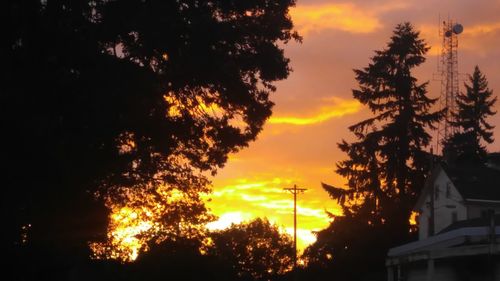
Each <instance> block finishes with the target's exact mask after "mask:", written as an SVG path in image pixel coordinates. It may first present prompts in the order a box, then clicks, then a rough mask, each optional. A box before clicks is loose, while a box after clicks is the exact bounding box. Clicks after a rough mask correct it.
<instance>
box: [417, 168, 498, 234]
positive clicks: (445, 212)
mask: <svg viewBox="0 0 500 281" xmlns="http://www.w3.org/2000/svg"><path fill="white" fill-rule="evenodd" d="M433 188H434V190H433V192H432V193H433V194H432V196H434V233H438V232H440V231H441V230H443V229H445V228H446V227H447V226H449V225H450V224H452V223H453V222H454V221H453V219H454V218H455V219H456V220H457V221H459V220H466V219H467V208H466V207H465V205H464V202H463V198H462V196H461V195H460V193H459V192H458V190H457V188H456V187H455V186H454V185H453V183H452V182H451V180H450V179H449V178H448V176H447V175H446V173H444V172H443V171H442V170H441V171H440V172H439V175H438V176H437V177H436V180H435V181H434V186H433ZM430 196H431V194H430V193H429V194H428V195H427V196H426V198H425V204H424V205H423V206H422V209H421V210H420V214H419V217H418V225H419V239H425V238H427V237H429V219H430V217H431V204H432V203H431V201H432V200H431V197H430ZM499 212H500V209H499ZM453 213H455V215H453Z"/></svg>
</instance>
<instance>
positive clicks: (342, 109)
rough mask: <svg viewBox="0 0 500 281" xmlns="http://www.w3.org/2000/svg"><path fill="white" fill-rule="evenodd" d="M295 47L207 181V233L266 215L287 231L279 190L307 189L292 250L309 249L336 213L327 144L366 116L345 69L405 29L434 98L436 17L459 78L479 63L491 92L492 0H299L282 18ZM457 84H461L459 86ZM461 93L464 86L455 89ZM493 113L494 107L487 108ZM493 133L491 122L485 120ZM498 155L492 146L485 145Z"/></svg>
mask: <svg viewBox="0 0 500 281" xmlns="http://www.w3.org/2000/svg"><path fill="white" fill-rule="evenodd" d="M291 15H292V18H293V20H294V23H295V25H296V28H297V30H298V31H299V32H300V33H301V35H302V36H303V37H304V41H303V43H302V44H299V43H293V42H292V43H290V44H289V45H286V46H285V52H286V54H287V56H288V57H289V58H290V59H291V66H292V68H293V69H294V71H293V73H292V74H291V75H290V76H289V78H288V79H287V80H285V81H281V82H279V83H277V86H278V91H277V92H276V93H275V94H274V95H273V96H272V100H273V101H274V102H275V104H276V105H275V107H274V113H273V116H272V117H271V118H270V119H269V120H268V122H267V124H266V126H265V128H264V130H263V131H262V132H261V134H260V135H259V136H258V139H257V140H256V141H255V142H253V143H251V144H250V147H248V148H247V149H244V150H243V151H241V152H239V153H237V154H233V155H231V156H230V160H229V161H228V163H227V165H226V167H225V168H223V169H222V170H220V171H219V173H218V175H217V176H216V177H215V178H213V179H212V180H213V186H214V193H213V194H212V196H211V198H212V201H211V202H210V203H209V207H210V208H211V210H212V211H213V213H215V214H216V215H218V216H219V217H220V220H219V221H218V222H216V223H213V224H212V225H211V227H212V228H221V227H226V226H228V225H229V224H230V223H231V222H236V223H238V222H241V221H246V220H249V219H252V218H254V217H267V218H268V219H269V220H270V221H272V222H275V223H277V224H278V225H280V226H282V227H283V228H284V229H286V230H287V231H288V232H290V233H292V231H293V200H292V199H293V197H292V195H291V194H289V193H286V192H285V191H283V188H286V187H292V186H293V185H294V184H297V185H298V186H299V187H303V188H307V189H308V190H307V191H306V193H305V194H303V195H300V196H299V200H298V212H299V216H298V224H299V231H298V236H299V247H300V248H304V246H305V245H306V244H308V243H311V242H312V241H314V236H313V235H312V234H311V230H319V229H321V228H324V227H326V226H327V225H328V222H329V219H328V216H327V215H326V213H325V211H326V210H328V211H330V212H333V213H338V212H339V209H338V207H337V206H336V204H335V202H333V201H332V200H331V199H329V198H328V195H327V194H326V192H325V191H323V189H322V188H321V182H326V183H329V184H333V185H338V186H341V185H343V184H344V181H343V179H342V178H340V177H339V176H337V175H336V174H335V173H334V168H335V163H336V162H337V161H339V160H342V159H344V158H345V155H343V154H342V153H341V152H340V151H339V149H338V148H337V146H336V143H337V142H339V141H340V140H341V139H343V138H344V139H346V140H351V139H352V135H351V134H350V133H349V131H348V129H347V127H348V126H349V125H352V124H354V123H355V122H358V121H360V120H363V119H364V118H366V117H368V116H369V115H370V113H369V112H368V110H367V109H366V108H364V107H363V106H361V105H360V104H359V103H357V102H356V101H355V100H354V99H353V98H352V93H351V90H352V89H353V88H355V87H356V83H355V80H354V74H353V71H352V70H353V69H356V68H362V67H365V66H367V65H368V63H369V59H370V57H371V56H372V55H373V51H374V50H380V49H383V48H384V47H385V44H386V42H388V40H389V38H390V36H391V33H392V30H393V28H394V26H395V25H396V24H398V23H401V22H404V21H410V22H411V23H413V25H414V26H415V27H416V29H418V30H420V31H421V37H422V38H424V39H426V40H427V42H428V43H429V45H430V46H431V47H432V49H431V50H430V51H429V53H428V56H427V62H426V63H425V64H424V65H423V66H421V67H420V68H419V69H417V70H416V75H417V77H418V78H419V79H421V80H420V81H421V82H423V81H427V80H430V81H431V83H430V85H429V95H430V96H432V97H437V96H439V92H440V87H439V85H440V84H439V82H438V81H432V79H433V73H436V72H437V57H436V55H437V53H438V51H439V49H440V45H441V41H440V39H439V37H438V28H439V27H438V23H439V15H441V18H442V19H443V18H446V19H447V18H448V15H449V16H450V18H451V19H453V20H454V21H456V22H460V23H461V24H462V25H463V26H464V32H463V33H462V34H461V35H459V71H460V72H461V73H471V72H472V71H473V68H474V66H475V65H479V67H480V68H481V70H482V71H483V73H484V74H485V75H486V77H487V78H488V80H489V87H490V89H493V91H494V93H495V94H496V95H498V93H499V92H500V79H499V75H500V47H499V46H500V16H499V15H500V0H477V1H470V0H460V1H457V0H455V1H445V0H432V1H431V0H418V1H416V0H408V1H391V0H372V1H362V0H359V1H325V0H323V1H321V0H302V1H300V0H298V3H297V6H296V8H294V9H293V10H292V11H291ZM462 84H463V83H461V85H462ZM461 89H463V86H461ZM496 108H497V110H499V109H500V104H499V103H497V105H496ZM490 121H491V123H493V124H495V125H497V128H496V131H495V137H496V138H497V139H500V114H497V115H496V116H495V117H494V118H491V119H490ZM489 150H490V151H500V141H497V142H496V143H494V144H493V145H490V146H489Z"/></svg>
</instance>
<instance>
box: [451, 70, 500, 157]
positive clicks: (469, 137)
mask: <svg viewBox="0 0 500 281" xmlns="http://www.w3.org/2000/svg"><path fill="white" fill-rule="evenodd" d="M464 86H465V89H466V91H465V93H459V94H458V95H457V108H458V112H457V113H455V115H454V116H453V117H454V119H455V121H454V122H453V123H452V124H451V125H453V126H455V127H457V129H458V131H457V132H456V133H455V134H454V135H452V136H451V137H450V139H448V140H446V142H445V149H446V150H450V151H453V152H454V153H456V154H457V156H458V157H460V158H467V159H469V160H479V161H484V160H485V159H486V156H487V151H486V147H485V146H484V145H483V143H492V142H493V129H494V128H495V126H493V125H491V124H490V123H488V121H487V118H488V117H490V116H493V115H495V114H496V112H495V111H493V107H494V105H495V103H496V101H497V97H493V91H492V90H490V89H489V88H488V80H487V79H486V76H485V75H484V74H483V73H482V72H481V70H479V67H478V66H476V67H475V68H474V73H473V74H472V75H469V83H464Z"/></svg>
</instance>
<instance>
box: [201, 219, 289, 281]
mask: <svg viewBox="0 0 500 281" xmlns="http://www.w3.org/2000/svg"><path fill="white" fill-rule="evenodd" d="M211 239H212V245H211V246H209V247H208V250H207V251H208V253H209V254H210V255H213V256H216V257H220V258H222V259H224V260H226V262H228V263H230V264H231V265H232V266H233V268H234V269H235V270H236V271H237V272H238V276H239V277H241V278H244V279H245V278H249V277H250V279H251V280H271V279H273V278H274V277H276V276H277V275H278V274H284V273H285V272H287V271H289V270H291V269H292V267H293V249H294V248H293V241H292V239H291V238H290V236H288V235H287V234H282V233H281V232H280V231H279V229H278V227H277V226H276V225H272V224H270V223H269V221H268V220H267V219H260V218H257V219H255V220H253V221H251V222H249V223H241V224H236V225H232V226H231V227H230V228H228V229H224V230H221V231H217V232H214V233H212V235H211Z"/></svg>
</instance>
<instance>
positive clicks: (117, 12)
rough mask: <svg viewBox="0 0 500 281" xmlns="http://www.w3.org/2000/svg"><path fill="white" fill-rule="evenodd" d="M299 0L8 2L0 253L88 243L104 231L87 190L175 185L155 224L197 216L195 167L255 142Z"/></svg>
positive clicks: (156, 194) (284, 70) (137, 199)
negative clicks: (172, 202) (291, 13)
mask: <svg viewBox="0 0 500 281" xmlns="http://www.w3.org/2000/svg"><path fill="white" fill-rule="evenodd" d="M294 2H295V1H294V0H282V1H270V0H258V1H197V0H181V1H162V0H147V1H142V0H131V1H107V0H97V1H69V0H63V1H51V0H48V1H8V2H6V3H5V4H4V5H3V11H6V17H5V18H4V19H5V20H6V21H7V24H6V25H5V26H8V28H7V29H6V32H5V33H4V34H3V37H4V40H2V43H1V53H0V56H1V59H2V61H3V63H2V68H3V69H4V71H3V73H6V74H5V75H2V77H1V78H0V79H1V82H2V83H1V87H2V90H1V91H2V110H1V111H0V112H1V113H0V115H1V119H2V136H3V140H4V145H3V146H2V155H3V158H2V159H3V161H4V163H5V165H4V166H6V168H5V169H4V173H3V175H4V177H3V179H2V181H3V183H4V187H5V188H4V191H5V193H4V195H3V196H2V219H3V221H4V222H5V225H4V226H5V227H4V229H5V231H3V235H4V237H3V238H4V239H3V240H2V245H3V246H4V247H5V248H6V250H7V252H8V253H11V252H13V251H17V249H18V248H19V247H21V246H20V245H24V246H23V247H27V246H28V244H29V245H33V244H39V245H46V247H48V248H50V249H52V250H55V249H56V248H60V247H63V248H66V250H65V253H66V254H67V255H70V256H71V255H76V254H75V253H76V252H77V251H76V248H78V249H80V250H82V251H85V249H86V248H87V242H88V241H89V240H93V239H99V238H105V237H103V234H104V233H105V231H106V230H105V227H106V221H107V219H106V217H107V213H106V210H105V208H103V203H102V202H95V201H94V199H95V198H96V197H97V198H100V199H103V200H107V201H108V202H111V203H110V204H109V205H108V206H110V205H114V204H118V205H119V204H127V203H130V204H131V205H132V206H131V207H134V206H137V205H138V204H139V205H140V204H149V205H151V206H158V205H159V204H163V203H165V202H164V201H168V200H170V199H165V198H164V197H162V196H164V195H165V194H171V193H176V194H178V193H180V194H181V196H184V197H185V198H187V199H186V200H185V201H182V200H181V201H178V202H177V204H180V205H178V207H175V208H173V209H172V208H171V210H170V209H169V210H167V211H165V210H160V214H161V215H160V219H159V223H160V224H163V225H176V224H177V225H178V222H179V221H186V220H193V221H192V222H193V223H197V222H201V223H203V222H205V221H206V217H205V216H203V214H204V213H205V211H206V210H205V207H204V206H203V204H202V203H201V201H200V197H199V194H200V192H208V191H209V187H208V186H207V183H208V181H207V178H206V177H205V176H204V174H203V173H205V174H206V172H211V173H215V172H216V169H217V168H218V167H222V166H223V165H224V163H225V162H226V160H227V155H228V153H230V152H235V151H237V150H239V149H241V148H242V147H245V146H247V145H248V143H249V142H250V141H252V140H254V139H255V137H256V136H257V134H258V133H259V132H260V130H261V129H262V126H263V124H264V122H265V120H266V119H267V118H268V117H269V116H270V114H271V108H272V105H273V104H272V102H271V101H270V100H269V98H268V97H269V94H270V93H271V92H273V91H274V90H275V87H274V85H273V82H274V81H277V80H281V79H284V78H286V77H287V76H288V74H289V72H290V67H289V65H288V63H289V60H288V59H287V58H286V57H285V56H284V53H283V49H282V48H281V47H280V46H279V45H278V44H279V43H283V42H284V43H286V42H288V41H289V40H299V39H300V38H299V36H298V35H297V34H296V33H295V32H293V30H292V22H291V19H290V17H289V15H288V9H289V8H290V7H291V6H293V5H294ZM159 186H163V187H162V188H161V189H158V187H159ZM143 195H144V196H143ZM146 195H147V196H146ZM149 195H151V196H149ZM174 197H175V196H174ZM154 200H157V201H156V202H155V201H154ZM183 202H189V203H188V204H187V205H186V204H184V205H182V204H183ZM169 208H170V207H169ZM167 209H168V208H167ZM186 210H189V212H185V211H186ZM174 211H176V212H177V211H178V213H177V214H173V212H174ZM198 215H201V216H198ZM25 238H26V239H25ZM70 245H72V246H70ZM84 255H88V253H85V254H84Z"/></svg>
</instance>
